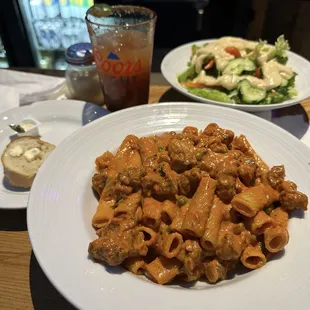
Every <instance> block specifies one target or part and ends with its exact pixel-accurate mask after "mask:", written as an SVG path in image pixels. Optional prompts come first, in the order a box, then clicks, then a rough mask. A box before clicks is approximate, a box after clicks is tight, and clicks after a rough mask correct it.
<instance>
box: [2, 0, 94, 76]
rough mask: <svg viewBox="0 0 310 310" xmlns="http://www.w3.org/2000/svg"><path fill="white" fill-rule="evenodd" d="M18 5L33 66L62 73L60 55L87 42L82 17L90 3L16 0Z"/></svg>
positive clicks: (61, 58) (85, 0)
mask: <svg viewBox="0 0 310 310" xmlns="http://www.w3.org/2000/svg"><path fill="white" fill-rule="evenodd" d="M18 2H19V7H20V11H21V15H22V18H23V20H24V25H25V28H26V31H27V33H28V36H29V42H30V44H32V50H33V51H34V54H35V58H36V62H37V65H38V66H39V67H41V68H53V69H62V70H63V69H66V62H65V58H64V51H65V50H66V49H67V48H68V47H69V46H70V45H72V44H74V43H78V42H90V40H89V36H88V32H87V28H86V23H85V13H86V11H87V9H88V8H89V7H90V6H92V5H93V4H94V1H93V0H19V1H18ZM0 55H1V48H0ZM0 57H1V56H0Z"/></svg>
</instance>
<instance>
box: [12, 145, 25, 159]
mask: <svg viewBox="0 0 310 310" xmlns="http://www.w3.org/2000/svg"><path fill="white" fill-rule="evenodd" d="M22 154H23V148H22V147H21V146H20V145H16V146H15V147H12V148H11V149H10V150H9V155H10V156H12V157H19V156H20V155H22Z"/></svg>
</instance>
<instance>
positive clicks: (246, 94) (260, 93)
mask: <svg viewBox="0 0 310 310" xmlns="http://www.w3.org/2000/svg"><path fill="white" fill-rule="evenodd" d="M238 89H239V91H240V94H241V97H242V100H243V101H244V102H245V103H258V102H259V101H262V100H263V99H264V98H265V97H266V91H265V90H264V89H261V88H256V87H253V86H252V84H251V83H250V81H248V80H247V79H244V80H242V81H240V82H239V83H238Z"/></svg>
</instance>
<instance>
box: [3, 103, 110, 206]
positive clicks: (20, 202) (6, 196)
mask: <svg viewBox="0 0 310 310" xmlns="http://www.w3.org/2000/svg"><path fill="white" fill-rule="evenodd" d="M108 113H109V112H108V111H107V110H105V109H103V108H102V107H100V106H98V105H95V104H91V103H86V102H83V101H78V100H48V101H41V102H36V103H33V104H31V105H29V106H23V107H19V108H14V109H11V110H8V111H6V112H3V113H1V114H0V156H1V154H2V153H3V150H4V149H5V147H6V146H7V145H8V144H9V143H10V141H12V140H14V139H16V138H17V137H18V136H17V134H16V133H14V131H12V129H11V128H10V127H9V124H20V123H21V121H22V120H24V121H26V120H27V121H29V120H33V121H35V122H36V123H37V128H38V126H40V131H39V134H40V138H41V139H42V140H44V141H47V142H49V143H52V144H55V145H56V146H57V145H58V144H59V143H60V142H61V141H62V140H64V139H65V138H66V137H68V136H69V135H70V134H71V133H72V132H74V131H75V130H77V129H79V128H81V127H83V126H84V125H87V124H88V123H90V122H91V121H93V120H95V119H97V118H99V117H101V116H103V115H106V114H108ZM30 133H31V135H33V134H36V132H30ZM26 135H29V131H28V132H27V133H26ZM28 196H29V190H27V189H22V188H18V187H13V186H11V185H9V184H8V182H7V181H6V180H5V178H4V175H3V168H2V167H0V209H24V208H26V207H27V202H28Z"/></svg>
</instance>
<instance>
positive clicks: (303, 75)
mask: <svg viewBox="0 0 310 310" xmlns="http://www.w3.org/2000/svg"><path fill="white" fill-rule="evenodd" d="M212 41H214V40H213V39H212V40H201V41H196V42H191V43H187V44H184V45H181V46H180V47H177V48H175V49H174V50H172V51H171V52H169V53H168V54H167V55H166V56H165V58H164V59H163V61H162V63H161V72H162V74H163V75H164V77H165V78H166V80H167V81H168V82H169V83H170V84H171V86H172V87H174V88H175V89H176V90H177V91H179V92H181V93H182V94H184V95H185V96H187V97H189V98H191V99H193V100H196V101H200V102H204V103H211V104H215V105H220V106H226V107H230V108H235V109H239V110H244V111H249V112H260V111H268V110H274V109H280V108H284V107H288V106H291V105H295V104H298V103H299V102H300V101H302V100H304V99H306V98H308V97H310V79H309V76H310V62H309V61H308V60H306V59H305V58H303V57H301V56H299V55H297V54H295V53H293V52H288V59H289V61H288V65H289V66H291V68H292V69H293V71H295V72H296V73H298V76H297V77H296V89H297V91H298V96H297V97H296V98H293V99H291V100H287V101H284V102H282V103H276V104H269V105H257V104H232V103H224V102H219V101H214V100H209V99H204V98H201V97H198V96H195V95H192V94H190V93H189V92H188V91H187V90H186V89H185V88H184V87H182V86H181V85H180V83H179V82H178V79H177V75H178V74H179V73H181V72H183V71H184V70H185V69H186V68H187V62H188V61H189V58H190V55H191V46H192V45H193V44H196V45H203V44H204V43H208V42H212Z"/></svg>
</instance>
